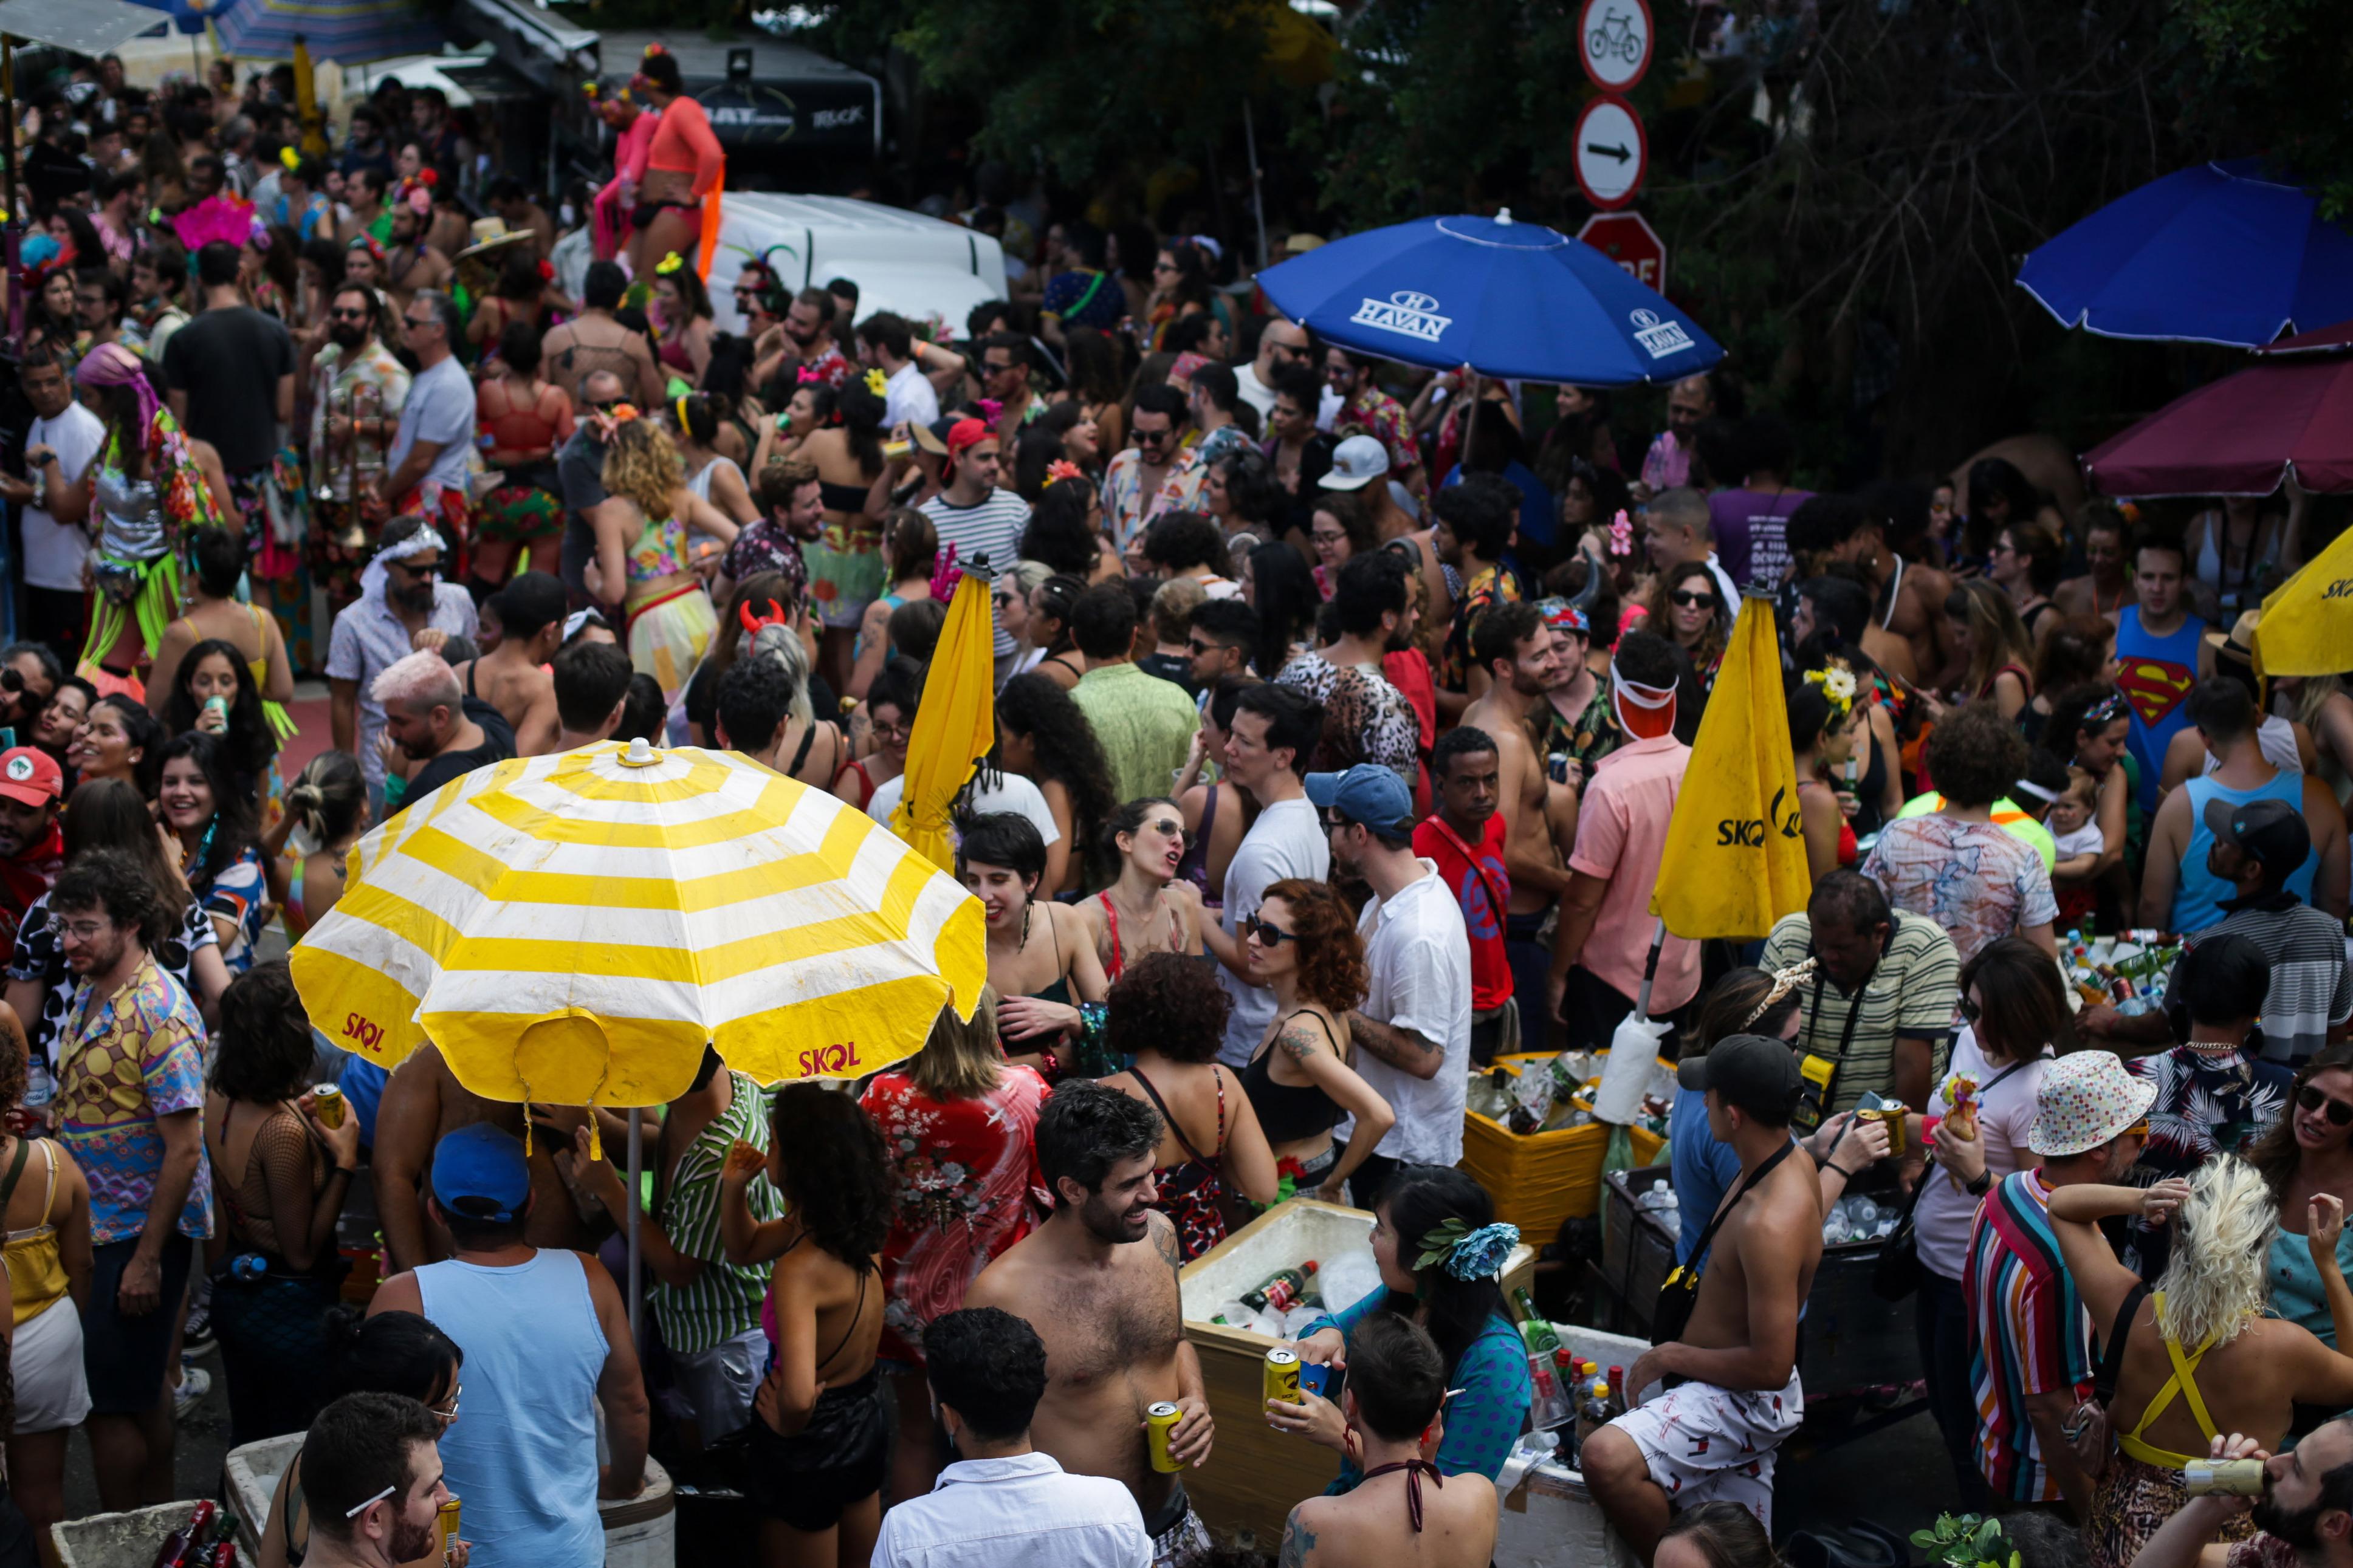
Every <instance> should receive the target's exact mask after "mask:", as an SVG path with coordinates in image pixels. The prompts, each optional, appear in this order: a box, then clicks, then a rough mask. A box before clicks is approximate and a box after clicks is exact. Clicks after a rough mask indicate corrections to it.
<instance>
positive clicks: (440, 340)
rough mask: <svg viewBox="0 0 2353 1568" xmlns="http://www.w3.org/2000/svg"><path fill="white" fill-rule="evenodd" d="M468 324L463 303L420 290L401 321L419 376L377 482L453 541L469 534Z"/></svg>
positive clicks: (394, 503)
mask: <svg viewBox="0 0 2353 1568" xmlns="http://www.w3.org/2000/svg"><path fill="white" fill-rule="evenodd" d="M464 330H465V329H464V325H463V323H462V322H461V321H459V316H458V306H457V301H455V300H452V299H451V298H450V297H449V296H448V295H447V294H444V293H442V292H441V291H440V290H439V289H419V290H418V291H417V293H416V294H415V295H413V296H412V297H411V298H410V300H409V301H408V305H407V307H406V310H404V311H403V312H402V314H401V318H400V335H401V342H403V343H404V344H406V347H407V349H408V351H409V353H411V354H412V355H413V356H415V358H416V361H417V379H416V380H415V381H413V382H411V383H410V384H409V387H408V396H407V398H406V400H405V401H404V402H403V403H402V404H401V406H400V428H399V429H398V430H396V431H395V432H394V433H393V437H392V446H391V447H390V449H389V450H387V451H386V452H385V463H386V464H387V465H389V466H388V467H387V468H386V469H385V471H384V472H382V473H380V474H378V475H377V476H376V479H375V493H376V499H377V500H381V501H382V502H384V503H385V506H386V507H387V508H388V509H391V510H398V511H403V512H417V513H422V514H423V515H424V516H425V517H427V518H428V519H430V520H431V521H433V522H434V523H435V524H436V526H438V527H439V528H441V529H442V530H443V531H445V532H446V533H447V534H448V537H450V538H452V539H463V538H464V537H466V535H467V533H468V531H469V524H468V518H469V515H470V512H471V510H472V508H473V491H472V489H471V487H470V485H469V483H468V481H467V459H468V458H469V456H470V449H471V447H472V444H473V438H474V383H473V380H472V378H470V376H468V375H467V374H466V367H465V366H464V365H463V364H461V363H459V361H458V354H457V346H458V339H459V334H460V333H461V332H462V331H464Z"/></svg>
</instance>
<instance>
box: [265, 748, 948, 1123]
mask: <svg viewBox="0 0 2353 1568" xmlns="http://www.w3.org/2000/svg"><path fill="white" fill-rule="evenodd" d="M982 942H983V935H982V921H981V910H980V905H979V903H978V901H977V900H975V899H973V897H972V896H971V895H970V894H968V893H967V892H965V889H963V888H962V887H960V886H959V885H958V884H957V883H956V882H955V880H954V879H952V878H950V877H949V876H947V875H946V874H945V873H944V872H943V871H941V870H940V869H939V868H937V867H936V866H934V865H933V864H932V863H931V862H930V861H929V860H928V859H926V858H923V856H920V855H918V854H916V853H915V852H914V851H913V850H912V849H910V848H908V847H907V846H906V845H905V844H904V843H903V842H902V841H901V840H900V839H899V838H897V837H894V836H892V834H891V833H890V832H889V831H888V830H887V829H886V828H884V827H883V826H881V824H880V823H877V822H875V821H873V820H872V819H871V818H870V817H868V816H866V815H865V813H863V812H861V811H859V810H858V809H856V808H855V807H853V806H849V805H844V804H843V803H841V802H840V801H839V800H837V799H835V798H834V797H833V796H832V795H828V794H826V793H824V792H823V791H820V790H815V789H811V788H809V787H807V785H805V784H799V783H797V782H796V781H795V780H792V779H789V778H786V777H785V776H784V775H782V774H780V773H776V772H774V771H772V770H770V769H768V768H765V767H763V766H761V765H760V764H759V763H754V762H753V761H751V760H749V759H748V758H745V757H743V756H739V755H737V754H735V753H733V752H706V751H701V750H697V749H694V748H691V747H683V748H679V749H676V750H668V751H657V750H653V749H651V748H649V747H648V746H647V745H646V743H645V742H643V741H633V742H630V743H629V744H628V746H627V747H624V746H622V745H621V744H620V743H619V742H611V741H607V742H601V743H599V744H597V745H595V746H591V747H588V748H586V749H584V750H581V751H576V752H566V753H565V754H563V755H560V756H541V757H520V758H516V759H514V760H512V761H511V762H505V763H498V764H497V765H495V766H492V767H488V768H482V769H478V770H476V771H475V772H473V773H468V774H466V775H465V776H463V777H462V778H459V779H456V780H453V781H452V782H451V783H449V784H446V785H444V786H443V787H442V788H440V789H438V790H436V791H434V792H433V793H432V794H431V795H427V796H426V797H425V798H424V799H422V800H419V801H417V802H416V803H415V804H414V805H410V806H409V807H408V808H407V809H406V810H405V811H403V812H402V813H401V814H400V815H399V816H396V817H394V818H393V819H392V820H391V821H389V822H386V823H385V824H384V825H383V826H380V827H377V828H376V829H375V830H374V831H373V832H371V833H369V834H368V835H367V836H366V837H364V838H362V839H361V840H360V842H359V843H358V844H357V845H356V846H355V847H353V850H352V856H351V861H350V869H349V878H348V883H347V886H346V889H345V891H344V893H343V898H342V899H341V900H339V901H338V902H337V903H336V905H335V908H334V909H333V910H332V911H331V912H330V913H329V914H328V915H327V917H326V918H325V919H324V920H322V921H320V922H319V923H318V924H317V925H315V926H313V927H311V930H310V931H309V932H308V933H307V934H306V935H305V936H304V937H303V939H302V941H301V945H299V946H298V947H296V948H295V949H294V952H293V972H294V984H295V986H296V988H297V989H298V990H299V991H300V992H301V996H302V1001H303V1004H304V1005H305V1006H306V1007H307V1008H308V1009H309V1011H310V1014H311V1022H312V1024H314V1025H315V1026H317V1027H319V1028H320V1029H321V1030H322V1031H324V1032H325V1034H326V1035H327V1037H329V1038H330V1039H332V1040H334V1041H335V1042H336V1043H337V1044H339V1045H342V1046H343V1047H346V1048H347V1049H350V1050H353V1051H355V1052H357V1053H359V1054H360V1055H363V1056H365V1057H367V1058H371V1059H372V1060H375V1061H376V1062H379V1063H382V1064H384V1065H385V1066H387V1067H389V1066H391V1065H393V1064H395V1063H396V1062H398V1061H399V1060H400V1059H401V1058H404V1057H406V1055H407V1054H408V1053H409V1052H410V1051H412V1050H414V1049H415V1048H416V1047H417V1046H418V1045H419V1044H420V1043H422V1042H423V1041H425V1040H427V1039H429V1040H431V1041H432V1042H433V1043H434V1044H435V1045H437V1046H438V1047H440V1048H441V1051H442V1054H443V1056H444V1057H445V1058H447V1059H448V1063H449V1067H450V1069H451V1070H452V1071H453V1072H455V1073H456V1074H457V1075H458V1080H459V1082H460V1083H462V1084H464V1085H465V1086H466V1087H467V1088H468V1089H471V1090H473V1091H474V1092H475V1093H476V1094H479V1095H482V1096H484V1097H486V1098H488V1099H491V1100H511V1101H516V1100H540V1101H544V1102H547V1103H551V1104H558V1105H590V1104H596V1105H610V1106H632V1105H657V1104H660V1103H662V1102H664V1101H667V1100H672V1099H675V1098H676V1097H677V1096H678V1095H680V1094H681V1093H683V1092H685V1090H686V1089H688V1088H689V1087H690V1086H691V1083H692V1082H693V1079H694V1076H695V1071H696V1068H698V1067H699V1065H700V1064H701V1062H702V1048H703V1046H704V1045H705V1044H706V1043H710V1044H712V1045H715V1046H717V1047H718V1048H719V1051H720V1054H721V1055H722V1056H723V1057H724V1058H726V1060H727V1062H728V1064H729V1065H730V1066H731V1067H733V1068H738V1069H740V1070H741V1071H744V1072H746V1073H749V1074H750V1075H751V1076H752V1077H754V1078H755V1079H759V1080H760V1081H761V1082H763V1083H770V1084H773V1083H777V1082H781V1081H785V1080H788V1079H807V1078H845V1079H846V1078H855V1077H858V1076H860V1075H862V1074H864V1073H868V1072H871V1071H872V1070H873V1069H875V1068H880V1067H882V1066H884V1065H886V1064H888V1063H890V1062H892V1061H896V1060H898V1059H900V1058H904V1057H907V1056H910V1055H913V1053H914V1052H915V1051H917V1050H919V1049H920V1048H922V1046H923V1040H924V1038H925V1037H926V1036H927V1035H928V1034H929V1033H930V1031H931V1026H932V1022H933V1020H934V1018H935V1017H936V1016H938V1014H939V1010H940V1008H941V1006H942V1005H945V1004H951V1003H952V1004H953V1005H955V1008H956V1010H957V1012H958V1013H959V1014H960V1015H962V1016H966V1017H969V1016H971V1013H972V1010H973V1008H974V1007H976V1005H979V1001H980V988H981V986H982V984H984V982H985V981H986V980H987V957H986V956H985V954H984V952H983V951H982Z"/></svg>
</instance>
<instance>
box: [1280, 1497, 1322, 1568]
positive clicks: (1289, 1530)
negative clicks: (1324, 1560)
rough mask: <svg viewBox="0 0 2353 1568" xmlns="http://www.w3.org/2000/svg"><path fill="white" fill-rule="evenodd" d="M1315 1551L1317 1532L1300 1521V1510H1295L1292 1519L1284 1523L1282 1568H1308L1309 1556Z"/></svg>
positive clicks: (1292, 1512)
mask: <svg viewBox="0 0 2353 1568" xmlns="http://www.w3.org/2000/svg"><path fill="white" fill-rule="evenodd" d="M1314 1550H1315V1532H1314V1531H1312V1530H1310V1529H1308V1528H1307V1527H1306V1526H1305V1525H1304V1524H1302V1523H1301V1522H1300V1521H1299V1510H1297V1509H1295V1508H1294V1509H1293V1510H1291V1517H1290V1518H1289V1519H1286V1520H1284V1521H1282V1557H1281V1558H1280V1559H1279V1560H1278V1561H1279V1564H1280V1568H1306V1563H1307V1554H1308V1553H1309V1552H1313V1551H1314Z"/></svg>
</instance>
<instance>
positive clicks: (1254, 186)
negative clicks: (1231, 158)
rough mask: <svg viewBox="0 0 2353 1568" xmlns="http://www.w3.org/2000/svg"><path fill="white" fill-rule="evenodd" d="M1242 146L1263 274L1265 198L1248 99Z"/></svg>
mask: <svg viewBox="0 0 2353 1568" xmlns="http://www.w3.org/2000/svg"><path fill="white" fill-rule="evenodd" d="M1242 146H1243V148H1244V150H1245V151H1247V152H1248V153H1250V215H1251V216H1253V217H1255V218H1256V219H1257V220H1258V269H1259V270H1260V271H1261V272H1263V271H1265V270H1266V269H1267V267H1268V266H1269V265H1270V263H1271V258H1270V257H1269V256H1268V254H1267V248H1266V197H1265V195H1263V193H1261V191H1260V189H1259V184H1258V119H1257V117H1256V116H1255V115H1253V114H1251V112H1250V100H1249V99H1248V98H1244V99H1243V100H1242Z"/></svg>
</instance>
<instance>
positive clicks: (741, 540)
mask: <svg viewBox="0 0 2353 1568" xmlns="http://www.w3.org/2000/svg"><path fill="white" fill-rule="evenodd" d="M719 570H720V571H721V572H722V573H723V574H726V577H727V580H728V581H729V582H731V583H747V582H749V581H751V580H752V579H753V578H754V577H756V576H758V575H759V574H761V573H763V572H780V573H782V574H784V576H785V580H786V582H788V583H790V584H792V589H793V597H794V598H796V599H805V598H807V596H808V580H809V576H808V563H807V560H805V559H803V557H802V555H801V543H800V541H799V540H797V539H795V538H794V537H793V536H792V535H791V534H789V533H787V532H786V531H785V529H784V526H783V525H782V524H781V523H779V522H777V521H776V520H775V519H774V518H767V517H764V518H762V519H760V521H757V522H755V523H754V524H752V525H751V526H750V527H749V528H746V529H744V530H743V531H740V532H739V533H737V534H736V535H735V542H733V544H730V545H729V546H728V547H727V559H726V560H725V561H723V563H721V564H720V567H719ZM763 613H765V610H764V612H763Z"/></svg>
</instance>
